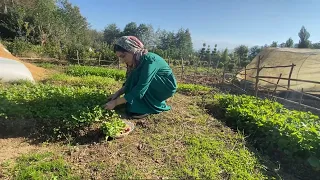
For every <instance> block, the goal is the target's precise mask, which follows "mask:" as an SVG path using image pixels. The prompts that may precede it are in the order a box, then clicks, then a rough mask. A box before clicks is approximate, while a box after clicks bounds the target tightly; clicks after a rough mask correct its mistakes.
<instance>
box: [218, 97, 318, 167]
mask: <svg viewBox="0 0 320 180" xmlns="http://www.w3.org/2000/svg"><path fill="white" fill-rule="evenodd" d="M214 99H215V105H216V106H218V107H219V108H221V109H222V110H223V111H224V112H225V117H226V120H227V122H228V123H229V124H230V125H231V126H233V127H237V128H238V129H240V130H245V132H246V134H250V136H251V137H254V139H255V141H256V144H258V145H260V146H261V147H262V148H266V149H268V150H270V151H278V150H280V151H281V152H283V153H285V154H286V155H288V156H289V157H299V158H303V159H305V160H307V161H308V163H309V164H310V165H312V166H313V167H315V168H320V120H319V117H318V116H316V115H313V114H311V113H309V112H301V111H295V110H288V109H286V108H284V107H283V105H281V104H279V103H277V102H273V101H270V100H261V99H257V98H255V97H252V96H246V95H242V96H235V95H222V94H217V95H215V96H214Z"/></svg>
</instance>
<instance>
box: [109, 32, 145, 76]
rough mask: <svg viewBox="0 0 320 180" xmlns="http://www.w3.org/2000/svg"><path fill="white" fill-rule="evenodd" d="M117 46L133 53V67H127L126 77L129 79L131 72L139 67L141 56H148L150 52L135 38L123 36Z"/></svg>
mask: <svg viewBox="0 0 320 180" xmlns="http://www.w3.org/2000/svg"><path fill="white" fill-rule="evenodd" d="M115 44H116V45H119V46H121V47H122V48H123V49H125V50H127V51H129V52H132V53H133V58H134V59H133V63H132V66H128V65H127V73H126V77H128V76H129V75H130V73H131V71H132V70H133V69H134V68H135V67H137V66H138V65H139V63H140V58H141V56H143V55H145V54H147V53H148V50H147V49H145V48H144V45H143V43H142V42H141V41H140V40H139V39H138V38H137V37H135V36H122V37H120V38H119V39H118V40H117V41H116V43H115Z"/></svg>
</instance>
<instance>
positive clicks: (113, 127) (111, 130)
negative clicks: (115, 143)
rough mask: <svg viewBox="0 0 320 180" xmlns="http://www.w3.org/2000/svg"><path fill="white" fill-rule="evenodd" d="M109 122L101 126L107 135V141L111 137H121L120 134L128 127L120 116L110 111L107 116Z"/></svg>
mask: <svg viewBox="0 0 320 180" xmlns="http://www.w3.org/2000/svg"><path fill="white" fill-rule="evenodd" d="M106 117H107V119H108V121H105V122H103V123H102V125H101V127H100V128H101V130H102V132H103V133H104V134H105V135H106V139H108V138H109V137H111V138H115V137H116V136H118V135H120V132H121V131H123V130H124V128H125V127H126V123H124V122H123V121H122V120H121V119H120V116H119V115H117V114H115V113H114V111H110V113H108V115H107V116H106Z"/></svg>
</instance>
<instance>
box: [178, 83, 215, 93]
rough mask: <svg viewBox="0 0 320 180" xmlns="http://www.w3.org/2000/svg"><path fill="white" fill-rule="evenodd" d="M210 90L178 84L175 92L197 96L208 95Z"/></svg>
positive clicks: (203, 87) (192, 85) (195, 85)
mask: <svg viewBox="0 0 320 180" xmlns="http://www.w3.org/2000/svg"><path fill="white" fill-rule="evenodd" d="M211 90H212V89H211V88H209V87H206V86H202V85H197V84H178V89H177V91H178V92H180V93H183V94H187V95H199V94H201V93H208V92H209V91H211Z"/></svg>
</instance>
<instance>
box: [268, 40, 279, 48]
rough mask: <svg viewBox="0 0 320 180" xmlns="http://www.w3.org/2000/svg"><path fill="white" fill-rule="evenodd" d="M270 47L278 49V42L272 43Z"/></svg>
mask: <svg viewBox="0 0 320 180" xmlns="http://www.w3.org/2000/svg"><path fill="white" fill-rule="evenodd" d="M270 47H278V42H276V41H273V42H272V43H271V45H270Z"/></svg>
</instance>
